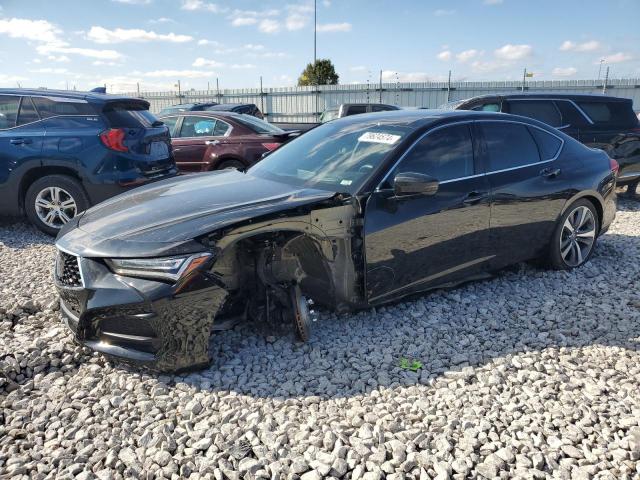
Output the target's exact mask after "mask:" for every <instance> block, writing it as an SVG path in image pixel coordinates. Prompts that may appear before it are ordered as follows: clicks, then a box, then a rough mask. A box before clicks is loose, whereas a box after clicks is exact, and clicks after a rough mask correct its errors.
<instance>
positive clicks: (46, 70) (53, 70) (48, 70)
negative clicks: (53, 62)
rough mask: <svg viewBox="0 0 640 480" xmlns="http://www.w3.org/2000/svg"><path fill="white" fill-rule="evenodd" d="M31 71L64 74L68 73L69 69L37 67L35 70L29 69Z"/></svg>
mask: <svg viewBox="0 0 640 480" xmlns="http://www.w3.org/2000/svg"><path fill="white" fill-rule="evenodd" d="M29 72H31V73H52V74H54V75H62V74H64V73H68V72H69V70H67V69H66V68H49V67H46V68H37V69H35V70H29Z"/></svg>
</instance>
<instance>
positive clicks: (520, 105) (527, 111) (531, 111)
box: [509, 100, 562, 127]
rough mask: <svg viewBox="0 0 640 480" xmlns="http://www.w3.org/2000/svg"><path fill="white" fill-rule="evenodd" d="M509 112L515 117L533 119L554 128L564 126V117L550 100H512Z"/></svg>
mask: <svg viewBox="0 0 640 480" xmlns="http://www.w3.org/2000/svg"><path fill="white" fill-rule="evenodd" d="M509 110H510V113H512V114H513V115H520V116H523V117H529V118H533V119H535V120H539V121H541V122H543V123H546V124H547V125H551V126H552V127H559V126H561V125H562V117H561V116H560V112H559V110H558V109H557V108H556V106H555V103H554V102H552V101H548V100H520V101H518V100H512V101H510V102H509Z"/></svg>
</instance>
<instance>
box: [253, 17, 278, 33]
mask: <svg viewBox="0 0 640 480" xmlns="http://www.w3.org/2000/svg"><path fill="white" fill-rule="evenodd" d="M258 29H259V30H260V31H261V32H262V33H277V32H279V31H280V22H278V21H277V20H271V19H270V18H265V19H264V20H262V21H261V22H260V26H259V27H258Z"/></svg>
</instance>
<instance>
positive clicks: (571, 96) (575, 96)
mask: <svg viewBox="0 0 640 480" xmlns="http://www.w3.org/2000/svg"><path fill="white" fill-rule="evenodd" d="M483 98H501V99H507V100H508V99H518V98H521V99H522V98H526V99H535V98H549V99H554V100H573V101H594V100H596V101H614V102H628V101H629V99H628V98H623V97H612V96H610V95H604V94H602V93H562V92H520V93H510V92H506V93H495V94H487V95H478V96H476V97H470V98H465V99H461V100H454V101H451V102H449V104H456V103H460V104H462V103H467V102H470V101H472V100H473V101H475V100H482V99H483Z"/></svg>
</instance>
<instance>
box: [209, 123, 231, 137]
mask: <svg viewBox="0 0 640 480" xmlns="http://www.w3.org/2000/svg"><path fill="white" fill-rule="evenodd" d="M229 130H231V125H229V124H228V123H226V122H223V121H222V120H216V126H215V127H214V129H213V136H214V137H224V136H225V135H226V134H227V132H228V131H229Z"/></svg>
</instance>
